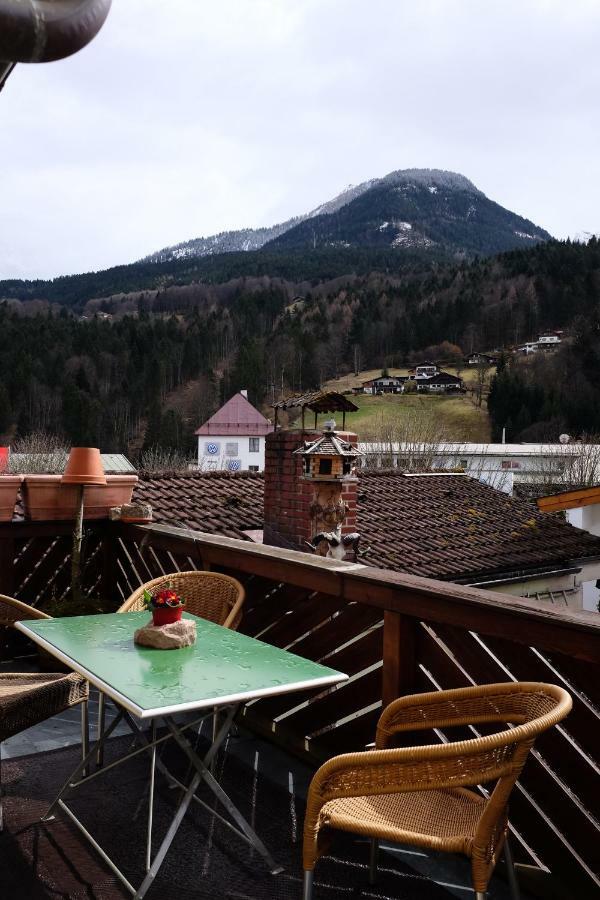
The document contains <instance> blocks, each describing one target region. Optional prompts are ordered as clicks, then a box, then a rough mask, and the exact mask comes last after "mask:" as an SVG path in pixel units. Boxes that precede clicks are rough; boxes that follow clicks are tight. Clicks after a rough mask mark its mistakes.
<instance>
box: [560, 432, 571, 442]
mask: <svg viewBox="0 0 600 900" xmlns="http://www.w3.org/2000/svg"><path fill="white" fill-rule="evenodd" d="M570 440H571V437H570V435H568V434H561V436H560V437H559V441H560V442H561V444H568V443H569V441H570Z"/></svg>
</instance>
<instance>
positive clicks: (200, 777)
mask: <svg viewBox="0 0 600 900" xmlns="http://www.w3.org/2000/svg"><path fill="white" fill-rule="evenodd" d="M117 710H118V714H117V716H116V718H115V719H113V721H112V722H111V723H110V725H109V727H108V728H107V729H106V730H103V731H102V734H101V735H100V736H99V738H98V741H97V743H96V744H95V745H94V746H93V747H92V749H91V750H89V749H88V752H87V753H86V754H85V755H84V757H83V759H82V760H81V762H80V763H79V765H78V766H77V767H76V768H75V770H74V771H73V773H72V775H71V776H70V777H69V778H68V779H67V781H66V782H65V783H64V784H63V786H62V787H61V789H60V791H59V793H58V795H57V797H56V798H55V800H54V801H53V802H52V804H51V805H50V807H49V809H48V812H47V813H46V815H45V816H44V817H43V820H42V821H48V820H49V819H51V818H53V814H54V811H55V809H56V807H57V806H59V807H60V808H61V809H62V810H63V811H64V812H65V813H66V814H67V816H68V817H69V819H70V820H71V821H72V822H73V824H74V825H75V826H76V827H77V828H78V829H79V831H80V832H81V834H82V835H83V836H84V837H85V838H86V839H87V840H88V841H89V842H90V844H91V845H92V846H93V847H94V848H95V849H96V851H97V852H98V853H99V854H100V856H101V857H102V859H103V860H104V861H105V862H106V864H107V865H108V866H109V868H110V869H111V871H112V872H114V874H115V875H116V876H117V877H118V878H119V879H120V881H121V882H122V884H123V885H124V886H125V887H126V888H127V890H128V891H129V892H130V893H131V894H132V895H133V896H134V898H135V900H142V898H143V897H144V896H145V894H146V892H147V891H148V889H149V888H150V886H151V885H152V883H153V881H154V879H155V877H156V874H157V872H158V871H159V869H160V867H161V865H162V863H163V861H164V858H165V856H166V854H167V852H168V850H169V848H170V846H171V844H172V842H173V840H174V838H175V836H176V834H177V831H178V829H179V826H180V825H181V822H182V821H183V818H184V816H185V814H186V812H187V810H188V808H189V806H190V803H191V802H192V800H194V801H196V802H197V803H199V804H200V805H201V806H203V807H204V808H206V809H207V810H208V811H209V812H210V813H211V815H213V816H214V817H215V818H217V819H218V820H219V821H220V822H222V823H223V824H224V825H226V826H227V827H228V828H229V829H230V830H232V831H233V832H234V833H235V834H236V835H237V836H238V837H240V838H241V839H242V840H244V841H245V842H246V843H248V844H250V846H252V847H254V848H255V849H256V850H257V851H258V853H260V854H261V856H262V857H263V858H264V860H265V862H266V863H267V865H268V867H269V869H270V870H271V872H272V873H273V874H277V873H279V872H281V871H283V868H282V867H281V866H277V865H276V863H275V862H274V860H273V858H272V856H271V855H270V853H269V851H268V850H267V849H266V847H265V845H264V844H263V842H262V841H261V839H260V838H259V837H258V835H257V834H256V832H255V831H254V829H253V828H252V827H251V826H250V824H249V823H248V822H247V821H246V819H245V818H244V817H243V816H242V814H241V812H240V811H239V810H238V809H237V807H236V806H235V804H234V803H233V801H232V800H231V798H230V797H229V796H228V795H227V794H226V792H225V791H224V790H223V788H222V787H221V785H220V784H219V783H218V781H216V779H215V778H214V777H213V775H212V773H211V771H210V767H211V764H212V762H213V760H214V758H215V756H216V754H217V752H218V750H219V748H220V746H221V744H222V743H223V741H224V740H225V738H226V737H227V734H228V733H229V729H230V727H231V725H232V722H233V719H234V716H235V713H236V711H237V708H236V707H235V706H234V707H231V708H230V709H229V710H228V712H227V715H226V716H225V717H224V718H222V719H221V720H220V721H219V728H218V732H217V734H216V735H215V736H214V740H213V742H212V743H211V746H210V748H209V750H208V752H207V753H206V755H205V756H204V758H201V757H200V756H199V755H198V753H197V752H196V751H195V750H194V748H193V746H192V744H191V742H190V741H189V739H188V738H187V736H186V734H185V732H186V731H188V730H189V729H190V728H193V727H195V726H196V725H198V723H199V721H202V719H203V718H206V716H202V717H201V718H200V719H197V720H195V721H194V722H191V723H188V724H187V725H184V726H179V725H177V723H176V722H175V721H174V719H173V718H172V717H163V718H164V722H165V724H166V725H167V727H168V729H169V733H168V734H167V735H164V736H163V737H160V738H157V737H156V720H153V722H152V734H151V737H150V739H148V738H147V736H146V735H145V734H144V732H143V730H142V729H141V728H140V727H139V726H138V724H137V722H136V721H135V720H134V719H133V717H132V716H131V714H130V713H129V712H127V711H126V710H124V709H122V708H120V707H118V706H117ZM120 721H125V722H126V723H127V724H128V725H129V727H130V728H131V730H132V731H133V733H134V735H135V736H136V737H137V738H139V739H140V741H141V742H142V746H141V747H139V748H137V749H135V750H133V751H131V752H129V753H127V754H125V755H124V756H122V757H120V758H119V759H117V760H114V761H112V762H110V763H109V764H108V765H106V766H104V767H103V768H98V769H96V771H94V772H92V773H91V774H89V775H87V776H86V777H81V776H82V774H83V773H84V772H86V770H87V767H88V765H89V763H90V761H91V759H92V758H93V757H94V756H96V758H98V757H99V756H100V758H101V753H102V749H103V747H104V744H105V742H106V740H107V739H108V737H109V736H110V735H111V733H112V732H113V731H114V729H115V728H116V726H117V725H118V723H119V722H120ZM173 739H174V740H175V741H176V743H177V744H178V745H179V746H180V747H181V749H182V750H183V751H184V753H185V754H186V756H187V757H188V759H189V761H190V767H191V770H192V771H193V772H194V775H193V778H192V780H191V782H190V783H189V785H187V786H186V785H185V784H183V783H182V782H181V781H179V779H177V778H176V777H175V776H174V775H172V774H171V773H170V772H169V770H168V768H167V767H166V766H165V765H164V763H163V762H162V760H161V759H160V758H159V757H158V755H157V753H156V748H157V747H158V745H159V744H162V743H164V742H165V741H167V740H173ZM141 753H149V754H150V757H151V776H150V791H149V808H148V823H147V829H146V860H145V861H146V876H145V878H144V880H143V882H142V884H141V885H140V886H139V888H137V890H136V889H135V888H134V887H133V885H132V884H131V883H130V882H129V881H128V879H127V878H126V877H125V875H124V874H123V873H122V872H121V871H120V869H119V868H118V867H117V865H116V864H115V863H114V862H113V861H112V859H111V858H110V857H109V855H108V854H107V853H106V851H105V850H103V848H102V847H101V846H100V845H99V844H98V842H97V841H96V840H95V839H94V838H93V836H92V835H91V834H90V833H89V831H88V830H87V829H86V828H85V826H84V825H83V823H82V822H81V821H80V820H79V819H78V818H77V816H76V815H75V813H74V812H73V811H72V810H71V809H69V807H68V806H67V804H66V803H65V802H64V801H63V800H62V797H63V794H64V793H65V792H66V791H67V790H69V788H71V789H76V788H77V787H79V786H80V785H82V784H85V783H86V782H88V781H90V780H92V779H93V778H96V777H98V776H99V775H103V774H105V773H107V772H108V771H110V769H112V768H113V767H114V766H117V765H120V764H122V763H124V762H125V761H127V760H128V759H131V758H132V757H134V756H137V755H139V754H141ZM156 770H158V771H159V772H161V774H163V775H164V776H165V777H166V778H167V780H168V781H169V782H170V783H172V784H175V785H177V787H180V788H181V789H182V790H183V791H184V793H183V796H182V798H181V800H180V802H179V804H178V806H177V808H176V810H175V814H174V816H173V819H172V821H171V824H170V826H169V829H168V831H167V833H166V835H165V837H164V838H163V840H162V842H161V844H160V847H159V848H158V850H157V852H156V855H155V856H154V859H152V825H153V807H154V782H155V772H156ZM203 781H204V782H205V783H206V785H207V787H208V788H210V790H211V792H212V793H213V794H214V796H215V797H216V799H217V800H218V801H219V803H221V805H222V806H223V807H224V809H225V811H226V812H227V814H228V815H229V816H230V817H231V819H232V820H233V822H234V823H235V824H233V823H232V822H231V821H228V820H227V819H226V818H224V816H222V815H220V814H219V813H218V812H217V811H216V810H214V809H212V807H210V806H209V805H208V804H207V803H206V802H205V801H204V800H202V799H201V798H200V797H197V796H196V791H197V789H198V787H199V785H200V784H201V782H203Z"/></svg>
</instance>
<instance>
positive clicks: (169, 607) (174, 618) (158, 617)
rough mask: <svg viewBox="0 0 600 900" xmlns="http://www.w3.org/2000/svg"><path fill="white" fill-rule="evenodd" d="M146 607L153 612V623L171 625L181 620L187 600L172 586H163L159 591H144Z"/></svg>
mask: <svg viewBox="0 0 600 900" xmlns="http://www.w3.org/2000/svg"><path fill="white" fill-rule="evenodd" d="M143 597H144V604H145V606H146V609H148V610H150V611H151V613H152V624H153V625H155V626H159V627H160V626H161V625H170V624H171V623H172V622H179V620H180V619H181V616H182V614H183V607H184V606H185V600H183V599H182V598H181V597H180V596H179V594H178V593H177V592H176V591H173V590H171V589H170V588H162V589H161V590H159V591H154V592H152V593H151V592H150V591H149V590H145V591H144V593H143Z"/></svg>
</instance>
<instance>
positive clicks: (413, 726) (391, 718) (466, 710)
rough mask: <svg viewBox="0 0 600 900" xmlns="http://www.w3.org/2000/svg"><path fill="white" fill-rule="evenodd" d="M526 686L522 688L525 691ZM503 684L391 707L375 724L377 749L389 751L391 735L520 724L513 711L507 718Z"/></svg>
mask: <svg viewBox="0 0 600 900" xmlns="http://www.w3.org/2000/svg"><path fill="white" fill-rule="evenodd" d="M525 686H526V685H525V684H524V687H525ZM505 705H506V684H489V685H476V686H474V687H467V688H457V689H455V690H449V691H431V692H429V693H424V694H409V695H407V696H406V697H400V698H398V700H394V701H393V702H392V703H390V704H389V705H388V706H387V707H386V708H385V709H384V710H383V712H382V713H381V716H380V718H379V722H378V723H377V735H376V746H377V747H378V748H380V749H383V748H385V747H388V746H389V744H390V742H391V738H392V736H393V735H394V734H397V733H398V732H403V731H423V730H425V729H433V728H447V727H456V726H460V725H474V724H476V723H483V722H492V723H493V722H503V723H507V722H508V721H511V722H512V723H514V724H520V723H522V722H524V721H526V717H525V716H521V715H519V714H518V713H516V712H514V710H513V711H512V713H511V715H510V717H508V716H507V715H506V714H505V712H504V708H505Z"/></svg>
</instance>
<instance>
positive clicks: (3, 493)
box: [0, 475, 23, 522]
mask: <svg viewBox="0 0 600 900" xmlns="http://www.w3.org/2000/svg"><path fill="white" fill-rule="evenodd" d="M22 481H23V476H22V475H0V522H10V521H11V519H12V517H13V515H14V512H15V503H16V502H17V494H18V492H19V487H20V485H21V482H22Z"/></svg>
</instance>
